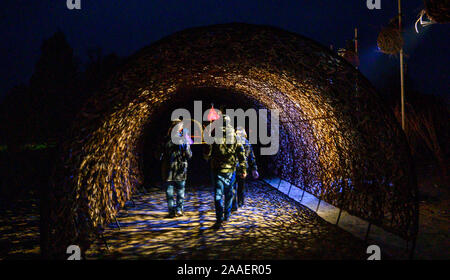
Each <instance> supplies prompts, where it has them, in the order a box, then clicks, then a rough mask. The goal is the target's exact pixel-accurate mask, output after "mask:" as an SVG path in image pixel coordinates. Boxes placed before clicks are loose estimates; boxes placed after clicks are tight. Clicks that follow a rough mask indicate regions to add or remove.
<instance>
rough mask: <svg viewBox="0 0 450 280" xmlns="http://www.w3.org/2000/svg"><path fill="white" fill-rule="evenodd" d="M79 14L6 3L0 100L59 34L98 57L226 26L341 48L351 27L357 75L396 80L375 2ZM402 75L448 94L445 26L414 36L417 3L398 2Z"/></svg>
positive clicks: (50, 4) (53, 4)
mask: <svg viewBox="0 0 450 280" xmlns="http://www.w3.org/2000/svg"><path fill="white" fill-rule="evenodd" d="M81 1H82V10H68V9H67V8H66V0H51V1H50V0H40V1H34V0H28V1H27V0H6V1H2V6H1V11H0V22H1V24H0V34H1V43H0V56H1V57H0V61H1V62H2V67H1V69H0V71H1V72H0V77H1V78H0V97H3V96H4V94H5V92H6V91H7V90H8V89H10V88H11V87H12V86H14V85H16V84H19V83H27V82H28V80H29V78H30V77H31V74H32V73H33V70H34V65H35V63H36V61H37V59H38V58H39V54H40V45H41V43H42V41H43V39H45V38H48V37H50V36H51V35H52V34H53V33H54V32H55V31H57V30H58V28H59V29H60V30H62V31H63V32H64V33H65V34H66V37H67V40H68V41H69V44H70V45H71V46H72V47H73V48H74V50H75V54H76V55H77V56H78V57H79V58H80V59H81V60H82V61H86V51H87V50H88V49H91V48H96V47H101V48H102V49H103V53H104V54H108V53H111V52H115V53H116V54H118V55H120V56H127V55H130V54H132V53H133V52H135V51H137V50H138V49H140V48H142V47H144V46H146V45H148V44H150V43H152V42H154V41H156V40H158V39H160V38H162V37H164V36H167V35H169V34H171V33H173V32H176V31H179V30H183V29H185V28H189V27H195V26H203V25H210V24H216V23H227V22H246V23H255V24H268V25H274V26H278V27H280V28H283V29H286V30H289V31H293V32H296V33H299V34H302V35H305V36H307V37H310V38H312V39H314V40H316V41H318V42H320V43H322V44H323V45H327V46H328V45H330V44H333V45H334V46H335V47H344V45H345V40H346V39H351V38H352V36H353V29H354V27H358V28H359V30H360V31H359V34H360V54H361V71H362V72H363V74H365V75H366V76H367V77H368V78H369V79H370V80H371V81H372V82H373V83H374V84H375V85H376V86H378V87H382V85H383V81H385V80H386V78H387V77H388V76H392V75H393V74H396V73H398V59H397V58H395V57H388V56H386V55H383V54H381V53H379V52H377V49H376V38H377V34H378V31H379V30H380V28H381V26H383V25H384V24H386V23H387V22H388V21H389V19H390V18H392V17H393V16H394V15H396V12H397V1H396V0H381V1H382V2H381V3H382V9H381V10H369V9H367V7H366V0H345V1H344V0H297V1H262V0H255V1H248V0H245V1H243V0H240V1H234V0H216V1H213V0H202V1H193V0H192V1H187V0H186V1H173V0H151V1H149V0H142V1H137V0H114V1H113V0H95V1H94V0H81ZM402 2H404V4H403V5H404V14H405V25H404V27H405V33H406V34H405V39H406V44H407V46H406V52H407V54H408V59H407V62H408V76H409V77H410V78H411V80H412V82H413V84H412V85H413V86H414V87H415V88H417V89H419V90H421V91H424V92H427V93H436V94H440V95H447V94H448V93H449V87H448V76H449V63H450V61H449V48H448V43H449V40H448V38H449V35H450V33H449V30H450V29H449V26H450V25H433V26H431V27H428V28H426V29H425V30H422V32H421V33H420V34H415V33H414V31H413V28H414V21H415V19H416V17H417V14H418V13H419V12H420V10H421V9H422V7H423V3H422V0H403V1H402Z"/></svg>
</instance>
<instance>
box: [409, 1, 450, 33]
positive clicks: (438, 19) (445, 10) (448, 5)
mask: <svg viewBox="0 0 450 280" xmlns="http://www.w3.org/2000/svg"><path fill="white" fill-rule="evenodd" d="M423 2H424V6H425V8H424V9H423V10H422V11H421V12H420V14H419V19H417V21H416V25H415V27H416V32H417V33H419V30H418V29H417V24H418V23H420V25H422V26H427V25H431V24H435V23H449V22H450V0H424V1H423ZM424 16H425V17H427V18H428V20H426V19H424Z"/></svg>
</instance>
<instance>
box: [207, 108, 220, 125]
mask: <svg viewBox="0 0 450 280" xmlns="http://www.w3.org/2000/svg"><path fill="white" fill-rule="evenodd" d="M219 118H220V116H219V114H217V112H216V110H214V106H213V105H211V110H209V113H208V121H210V122H212V121H215V120H218V119H219Z"/></svg>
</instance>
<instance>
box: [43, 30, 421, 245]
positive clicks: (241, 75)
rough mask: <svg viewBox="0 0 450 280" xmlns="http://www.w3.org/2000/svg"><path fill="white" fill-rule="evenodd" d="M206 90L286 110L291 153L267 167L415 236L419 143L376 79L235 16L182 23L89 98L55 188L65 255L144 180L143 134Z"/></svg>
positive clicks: (293, 37)
mask: <svg viewBox="0 0 450 280" xmlns="http://www.w3.org/2000/svg"><path fill="white" fill-rule="evenodd" d="M202 89H215V90H216V91H221V92H222V93H221V94H222V95H227V96H229V98H230V100H233V101H234V102H235V104H236V107H239V104H246V105H242V106H259V107H261V108H268V109H270V110H274V109H277V110H279V112H280V115H279V118H280V149H279V152H278V154H277V155H276V156H274V157H272V158H271V159H270V162H268V163H267V164H268V165H271V168H270V169H271V170H273V172H274V173H275V174H276V175H277V176H278V177H281V178H283V179H284V180H286V181H289V182H290V183H292V184H294V185H296V186H298V187H300V188H302V189H304V190H306V191H308V192H310V193H312V194H314V195H316V196H317V197H320V198H321V199H322V200H324V201H326V202H328V203H330V204H333V205H335V206H338V207H340V208H342V209H344V210H346V211H348V212H349V213H351V214H353V215H355V216H358V217H361V218H364V219H366V220H368V221H370V222H372V223H373V224H375V225H378V226H380V227H382V228H384V229H386V230H387V231H390V232H392V233H395V234H397V235H399V236H401V237H403V238H405V239H407V240H412V239H414V238H415V236H416V234H417V217H418V206H417V186H416V182H415V174H414V170H413V167H412V163H411V159H410V154H409V149H408V146H407V144H406V139H405V137H404V134H403V132H402V131H401V129H400V127H399V125H398V124H397V122H396V120H395V119H394V116H393V114H392V112H391V111H390V110H389V109H388V108H387V107H386V106H384V104H383V103H382V101H381V99H380V98H379V96H378V94H377V92H376V91H375V89H374V88H373V87H372V86H371V85H370V83H369V82H368V81H367V80H366V79H365V78H364V77H363V76H362V75H361V74H360V73H359V72H358V71H357V70H355V69H354V67H353V66H352V65H350V64H349V63H347V62H346V61H344V60H343V59H342V58H340V57H339V56H337V55H335V54H334V53H332V52H331V51H329V50H328V49H327V48H325V47H323V46H321V45H319V44H318V43H316V42H314V41H312V40H310V39H307V38H305V37H302V36H299V35H297V34H293V33H290V32H287V31H283V30H280V29H277V28H273V27H267V26H256V25H247V24H225V25H214V26H208V27H202V28H194V29H188V30H185V31H181V32H178V33H175V34H173V35H171V36H169V37H166V38H164V39H162V40H160V41H158V42H156V43H154V44H152V45H150V46H148V47H146V48H144V49H142V50H140V51H139V52H137V53H136V54H134V55H133V56H131V57H130V58H129V60H128V61H127V63H126V64H125V65H124V66H123V68H122V69H121V70H120V71H119V72H118V73H117V74H115V75H114V76H113V77H112V78H111V79H109V80H108V81H107V82H105V84H104V87H103V89H102V90H101V91H99V92H97V93H96V94H95V95H94V96H93V97H92V98H91V99H90V100H89V101H88V102H87V103H86V104H85V106H84V107H83V109H82V111H81V112H80V114H79V116H78V119H77V121H76V122H75V123H74V125H73V127H72V129H71V133H70V137H68V138H67V141H66V143H65V144H64V145H62V148H61V157H60V159H61V162H59V163H58V164H57V169H56V172H55V176H54V178H53V180H54V181H53V183H52V186H51V190H50V195H51V200H50V201H51V207H50V208H51V211H49V231H48V240H49V242H51V244H52V246H51V247H52V248H53V249H54V251H55V252H53V253H58V252H59V253H61V252H64V251H65V248H66V247H67V245H68V244H88V243H89V240H90V239H91V238H92V236H93V235H94V234H95V233H96V232H97V231H98V229H99V228H101V227H103V226H105V225H106V224H107V223H109V222H110V221H112V219H113V218H114V215H115V214H116V212H117V211H118V209H120V208H121V207H122V206H123V205H124V203H125V202H126V201H127V200H129V198H130V196H131V195H132V193H133V191H134V190H135V189H136V188H137V187H139V186H140V185H141V184H142V182H143V172H142V170H143V167H142V154H143V143H144V137H143V135H145V134H146V133H148V130H151V129H152V127H155V125H156V126H157V124H158V123H159V122H161V116H162V115H164V112H167V111H168V110H170V109H174V108H172V107H173V104H175V103H176V102H177V100H178V102H179V101H180V100H183V102H185V101H189V102H192V101H193V100H195V98H196V95H198V94H200V92H202ZM204 92H205V91H203V93H202V94H203V95H204V94H205V93H204ZM206 92H207V91H206ZM174 102H175V103H174ZM75 242H76V243H75Z"/></svg>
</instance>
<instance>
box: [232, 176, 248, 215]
mask: <svg viewBox="0 0 450 280" xmlns="http://www.w3.org/2000/svg"><path fill="white" fill-rule="evenodd" d="M244 198H245V178H241V177H240V176H238V177H237V178H236V184H235V187H234V196H233V209H235V210H237V209H238V208H239V207H242V206H243V205H244Z"/></svg>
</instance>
